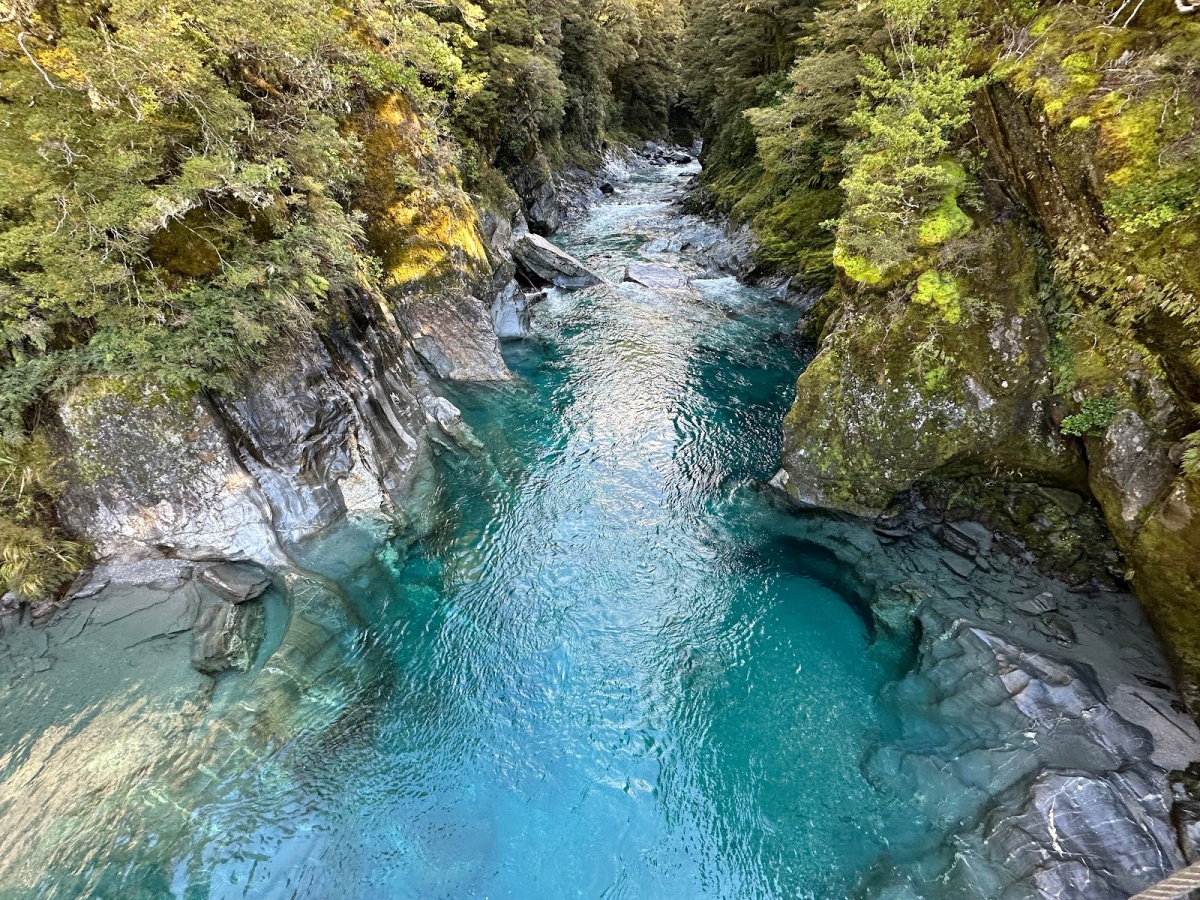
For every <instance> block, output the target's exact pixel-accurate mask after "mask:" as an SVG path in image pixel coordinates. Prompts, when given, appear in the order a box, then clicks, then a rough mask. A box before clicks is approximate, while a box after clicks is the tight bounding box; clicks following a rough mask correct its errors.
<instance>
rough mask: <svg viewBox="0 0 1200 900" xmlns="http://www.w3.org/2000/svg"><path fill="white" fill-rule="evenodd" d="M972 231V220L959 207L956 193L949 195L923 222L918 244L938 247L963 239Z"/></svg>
mask: <svg viewBox="0 0 1200 900" xmlns="http://www.w3.org/2000/svg"><path fill="white" fill-rule="evenodd" d="M970 230H971V219H970V217H969V216H968V215H967V214H966V213H964V212H963V211H962V210H961V209H959V207H958V197H957V192H956V193H950V194H947V195H946V196H945V197H944V198H942V202H941V203H940V204H938V208H937V209H935V210H934V211H933V212H931V213H930V214H929V215H927V216H926V217H925V218H924V219H922V220H921V225H920V228H919V230H918V232H917V242H918V243H919V244H920V245H921V246H922V247H937V246H940V245H942V244H945V243H946V242H948V241H952V240H954V239H955V238H959V237H962V236H963V235H964V234H966V233H967V232H968V231H970Z"/></svg>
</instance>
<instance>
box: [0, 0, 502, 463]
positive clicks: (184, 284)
mask: <svg viewBox="0 0 1200 900" xmlns="http://www.w3.org/2000/svg"><path fill="white" fill-rule="evenodd" d="M27 9H28V10H29V11H26V12H24V13H23V14H22V15H21V16H20V17H19V19H18V21H17V22H16V25H15V28H16V29H19V32H18V31H17V30H14V29H13V28H9V29H7V30H5V32H4V33H3V36H2V37H0V84H2V85H3V87H2V88H0V90H2V91H3V97H2V100H3V103H0V109H2V110H3V112H2V115H3V117H4V128H3V129H2V130H0V362H2V363H3V368H4V372H3V377H2V379H0V388H2V389H3V390H2V393H0V433H2V434H3V435H4V436H5V438H6V439H8V440H10V441H13V440H17V439H19V436H20V434H21V431H22V416H23V415H24V413H25V411H26V409H27V408H28V406H29V404H30V403H31V402H32V401H33V400H35V399H36V398H37V396H39V395H40V394H41V393H43V392H44V391H46V390H54V389H57V388H61V387H63V386H65V385H66V384H69V383H70V382H72V381H74V380H77V379H78V378H79V377H80V376H81V375H83V374H86V373H89V372H101V373H104V372H108V373H122V374H135V375H138V374H145V375H149V376H152V377H154V378H155V379H156V380H158V381H160V382H162V383H164V384H166V385H168V386H174V385H191V386H197V385H205V386H211V387H218V388H219V387H221V386H222V385H224V384H225V383H226V381H227V373H228V372H230V371H231V370H233V369H236V368H237V367H238V366H239V365H245V364H248V363H250V362H253V361H254V360H256V359H258V358H259V357H260V356H261V354H262V353H263V351H264V350H265V348H266V347H267V346H268V345H269V344H270V343H271V342H272V341H276V340H278V339H280V338H281V337H285V336H286V335H288V334H291V333H295V332H296V331H298V330H299V329H303V328H306V327H308V326H309V325H310V324H312V323H313V322H314V321H316V320H317V319H318V318H319V316H320V315H321V311H322V309H323V307H324V304H325V299H326V296H327V295H328V292H329V290H330V287H331V285H332V284H333V283H335V282H338V281H350V280H352V279H354V278H356V277H357V274H358V269H359V261H360V247H361V240H360V239H361V226H360V223H359V221H358V219H357V217H356V214H355V213H354V211H353V209H352V206H351V203H350V200H351V196H352V193H353V191H354V189H355V186H356V184H357V183H358V182H359V181H360V180H361V171H360V169H359V158H358V152H357V151H358V148H357V144H356V141H355V138H354V137H353V136H352V133H351V132H349V131H348V130H347V129H346V128H345V127H344V126H345V122H346V120H347V117H348V115H349V113H350V111H351V110H352V109H354V108H356V107H359V106H361V105H362V98H364V97H366V96H367V95H369V94H371V93H376V92H389V91H398V92H405V93H408V94H410V95H412V96H413V97H414V98H415V99H416V100H418V101H419V102H420V103H422V104H423V105H424V107H425V108H426V109H428V110H429V111H430V113H431V114H432V113H435V112H436V111H438V110H440V109H442V108H444V107H445V105H446V104H449V103H451V102H452V101H453V100H454V98H456V97H458V96H460V95H461V94H462V93H463V92H465V91H469V89H470V88H471V84H470V81H469V79H467V78H466V77H465V76H464V73H463V69H462V65H461V62H460V61H459V60H458V58H457V56H456V55H455V53H454V52H453V47H452V44H453V43H454V42H455V41H456V40H459V39H461V38H462V36H463V34H464V27H463V26H462V25H459V24H444V23H442V22H440V21H439V20H438V19H436V18H434V17H433V16H431V15H430V14H429V13H428V12H421V11H418V10H417V9H416V8H415V7H413V8H406V7H402V6H399V5H392V4H383V5H376V4H368V5H364V6H358V5H354V4H351V5H349V6H344V5H342V4H340V3H339V4H335V3H333V2H329V0H282V2H279V3H272V4H270V5H269V6H268V5H262V4H240V5H237V6H233V7H231V6H228V5H226V4H220V3H210V2H206V0H197V2H172V3H166V4H163V3H159V2H150V0H117V2H111V3H100V2H83V3H77V4H67V3H63V2H57V3H56V2H43V3H40V4H36V5H33V6H32V7H31V8H27ZM427 9H435V10H436V9H437V8H436V7H427ZM451 11H453V13H454V16H455V17H456V18H457V19H458V20H460V21H464V20H465V21H468V22H472V21H476V20H477V18H478V10H477V8H475V7H473V6H471V5H470V4H469V3H463V4H460V5H459V6H457V7H445V8H444V10H443V12H444V13H445V15H447V16H449V15H450V13H451ZM347 19H350V20H353V21H355V22H357V23H359V26H360V29H359V30H348V29H347V28H346V25H345V22H346V20H347ZM18 34H19V36H20V42H19V43H18V40H17V37H18Z"/></svg>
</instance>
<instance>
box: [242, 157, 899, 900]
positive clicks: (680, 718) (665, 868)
mask: <svg viewBox="0 0 1200 900" xmlns="http://www.w3.org/2000/svg"><path fill="white" fill-rule="evenodd" d="M675 184H677V178H676V171H675V170H666V171H661V170H660V171H658V172H655V173H651V174H649V175H645V176H642V178H640V179H639V180H638V182H636V183H635V184H634V185H633V186H631V187H630V188H629V189H627V190H626V191H625V192H624V193H623V194H622V195H620V196H618V197H617V198H615V199H613V200H610V201H607V202H605V203H604V204H602V205H601V206H600V207H598V208H597V209H595V210H593V211H592V213H591V214H590V215H589V217H588V219H587V220H586V221H585V222H584V223H583V224H582V225H581V226H580V227H578V228H576V229H574V230H573V231H572V232H571V234H570V236H569V239H568V240H566V241H565V242H564V244H565V246H567V247H568V249H570V250H572V251H573V252H575V253H577V254H578V255H579V256H580V257H582V258H585V259H587V260H588V261H589V262H591V263H592V264H593V265H594V266H595V267H596V268H597V269H599V270H600V271H602V272H603V273H604V274H606V275H607V276H609V277H610V278H613V279H614V280H618V281H619V278H620V273H621V270H622V267H623V265H624V262H625V260H627V259H629V258H632V257H633V256H634V255H635V252H636V248H637V247H639V246H641V245H642V244H643V243H644V241H645V240H646V239H647V238H649V237H652V236H654V235H655V234H656V233H657V232H658V230H659V229H662V228H669V227H671V226H672V225H673V224H674V225H677V224H678V223H677V221H676V222H672V221H671V219H670V217H671V216H673V215H674V214H673V213H672V211H671V210H670V209H669V208H667V207H666V206H665V205H664V199H665V198H666V197H669V196H671V195H672V194H673V193H674V192H675V191H676V190H677V188H675ZM697 287H698V290H697V291H696V293H695V294H691V295H683V296H676V295H671V296H664V295H657V294H655V293H653V292H651V291H648V290H644V289H641V288H638V287H635V286H633V285H629V284H625V285H619V286H616V287H609V286H605V287H600V288H597V289H591V290H585V291H578V292H572V293H555V294H553V295H552V296H551V297H550V298H549V299H548V300H547V301H546V302H544V303H543V304H541V305H539V306H538V307H537V309H536V317H537V322H538V325H539V338H538V339H537V340H533V341H529V342H526V343H525V344H522V345H513V346H511V347H509V348H508V352H507V359H508V362H509V364H510V366H511V368H512V369H513V371H514V373H515V374H516V375H517V376H518V380H517V384H516V385H515V386H513V387H502V388H478V389H475V390H471V391H463V392H460V393H458V394H456V395H455V396H454V398H453V399H454V400H455V401H456V402H457V403H458V404H459V405H460V406H461V408H462V410H463V413H464V418H465V420H466V421H467V423H468V424H469V425H470V426H471V428H472V429H473V430H474V432H475V434H476V436H477V437H478V438H479V440H480V441H481V442H482V444H483V445H484V446H485V447H486V448H488V454H487V457H486V458H485V459H482V460H473V461H469V462H466V463H464V462H461V461H460V462H459V464H458V465H456V466H454V467H448V468H447V471H446V472H445V476H446V479H447V494H446V496H447V505H448V515H447V517H446V521H445V523H444V525H443V526H442V527H441V528H439V529H438V530H437V531H436V532H435V533H434V534H432V535H431V536H430V537H429V538H428V539H427V540H426V541H424V542H423V543H422V544H421V545H420V546H419V547H418V548H416V551H415V553H414V554H413V555H412V556H411V557H410V558H409V559H408V562H407V564H406V565H405V566H404V568H403V570H402V571H401V572H400V573H399V576H398V586H397V588H396V589H395V590H394V592H393V593H392V596H390V597H389V598H388V599H387V602H386V604H385V606H384V608H383V609H382V610H381V612H380V618H382V620H383V622H382V624H381V625H380V626H379V627H378V628H377V633H378V641H379V645H380V646H381V647H382V648H383V653H384V655H385V657H386V659H387V660H388V666H389V671H390V673H391V676H392V680H391V681H390V682H389V684H388V687H387V689H386V690H385V691H383V692H381V694H380V695H379V696H378V697H377V698H376V700H375V703H374V704H373V706H372V709H371V711H370V713H369V715H368V716H367V717H366V718H367V720H368V721H367V723H366V724H365V725H364V728H363V730H362V733H361V734H359V735H357V736H356V738H357V739H356V740H355V741H353V742H351V743H350V744H348V745H346V746H342V747H339V748H338V769H339V771H340V772H341V773H343V777H342V778H341V779H339V780H338V781H337V783H336V786H332V785H327V787H326V789H327V790H329V791H330V796H329V800H328V803H327V805H326V809H325V810H323V812H322V814H321V815H320V816H319V821H320V823H321V824H320V828H321V830H322V831H323V832H324V834H325V837H324V839H323V841H322V846H323V849H322V852H321V854H320V857H319V859H320V860H321V870H320V872H319V874H314V875H310V876H308V877H309V878H310V879H311V885H312V886H313V889H314V890H315V889H316V888H317V887H318V886H319V888H320V890H323V891H326V892H332V893H335V894H342V895H347V894H352V895H358V896H381V897H385V896H395V897H514V898H524V897H547V898H554V897H701V896H711V897H733V896H748V897H768V896H771V897H828V898H832V897H844V896H846V893H847V891H848V890H849V889H850V888H851V887H852V886H853V885H854V883H855V881H856V879H857V878H858V877H859V875H860V874H861V873H862V871H863V870H864V869H865V867H866V866H867V865H869V864H870V863H871V862H873V861H874V859H875V858H876V856H877V855H878V853H879V852H880V850H881V848H882V846H883V841H882V838H881V835H882V834H883V833H885V832H886V821H887V817H888V814H889V810H888V809H887V808H885V804H884V802H883V801H882V800H881V798H880V797H879V796H878V795H877V794H876V793H875V792H874V791H873V790H872V789H871V788H870V787H869V786H868V785H867V784H866V783H865V781H864V780H863V778H862V776H861V775H860V771H859V764H860V761H861V759H862V757H863V755H864V753H865V752H866V750H867V749H868V746H869V745H870V743H871V742H872V741H873V740H874V739H876V737H877V731H878V728H879V723H878V721H877V711H876V705H875V699H874V698H875V696H876V694H877V692H878V690H879V689H880V687H881V686H882V685H883V684H884V683H885V682H886V681H887V680H889V679H890V678H891V677H894V674H895V673H894V672H889V671H888V670H887V669H886V668H885V667H884V666H883V665H882V664H881V663H877V662H875V661H874V659H875V656H874V655H873V654H872V653H870V652H869V648H868V642H869V634H868V628H867V624H866V622H865V620H864V617H863V615H862V610H861V608H860V607H859V606H858V603H857V601H856V599H855V598H854V597H852V596H851V597H843V596H840V595H839V594H837V593H835V592H834V591H832V590H830V589H829V588H827V587H825V586H823V585H822V583H821V582H819V581H817V580H815V579H814V578H813V577H811V575H810V574H809V572H810V570H812V569H814V567H819V565H820V560H806V559H804V558H803V557H802V556H797V555H796V553H795V551H794V549H793V548H791V547H788V546H787V545H786V544H785V543H783V542H782V540H781V538H780V537H779V536H778V535H777V534H775V533H773V532H772V530H771V528H770V522H771V517H772V514H771V513H770V512H769V511H768V510H766V508H765V506H766V504H765V501H764V500H763V499H762V498H761V497H759V496H758V495H756V494H754V493H753V492H752V491H751V490H750V488H749V485H748V482H749V480H751V479H754V478H762V477H769V475H770V474H771V473H772V472H773V469H774V467H775V465H776V464H777V460H778V454H779V440H780V423H781V419H782V415H783V413H784V411H785V410H786V407H787V403H788V398H789V393H790V391H791V390H792V384H793V382H794V378H795V376H796V374H797V373H798V372H799V370H800V368H801V367H802V365H803V358H802V357H801V355H799V354H798V352H797V351H796V350H795V349H794V348H793V347H792V345H791V343H790V342H789V341H787V340H785V339H784V338H785V336H786V334H787V332H788V330H789V329H790V327H791V325H792V324H793V322H794V318H795V313H794V312H792V311H790V310H789V309H788V308H786V307H783V306H781V305H780V304H778V303H777V302H774V301H772V300H771V298H770V297H768V296H767V295H766V294H764V293H762V292H758V291H755V290H752V289H748V288H745V287H742V286H739V285H738V284H737V283H736V282H734V281H733V280H732V279H729V278H725V279H716V280H709V281H700V282H698V283H697ZM326 773H327V762H326V761H321V762H320V763H319V767H318V769H317V770H315V771H314V772H313V775H312V777H313V778H314V780H319V779H322V778H324V776H325V775H326ZM891 812H893V813H894V810H891ZM235 867H236V865H235ZM278 877H279V873H278V872H277V871H272V872H271V873H270V874H265V873H264V875H263V877H262V878H261V882H260V883H262V884H264V885H265V884H267V883H270V882H272V880H274V879H277V878H278ZM307 884H308V883H307V882H306V883H305V887H306V888H307ZM334 885H336V888H334V887H333V886H334Z"/></svg>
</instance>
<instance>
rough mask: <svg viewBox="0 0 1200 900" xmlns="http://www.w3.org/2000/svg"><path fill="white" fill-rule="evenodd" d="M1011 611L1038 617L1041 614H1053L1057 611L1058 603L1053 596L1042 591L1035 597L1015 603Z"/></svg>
mask: <svg viewBox="0 0 1200 900" xmlns="http://www.w3.org/2000/svg"><path fill="white" fill-rule="evenodd" d="M1013 609H1015V610H1017V612H1021V613H1024V614H1025V615H1027V616H1040V615H1042V614H1043V613H1048V612H1053V611H1054V610H1056V609H1058V601H1056V600H1055V599H1054V595H1053V594H1051V593H1050V592H1049V591H1042V593H1040V594H1038V595H1037V596H1036V597H1029V598H1027V599H1025V600H1019V601H1017V602H1016V603H1014V604H1013Z"/></svg>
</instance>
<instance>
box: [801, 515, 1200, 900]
mask: <svg viewBox="0 0 1200 900" xmlns="http://www.w3.org/2000/svg"><path fill="white" fill-rule="evenodd" d="M1064 502H1067V501H1064ZM920 512H922V513H923V515H914V516H910V517H897V518H890V519H881V520H880V521H879V523H875V524H873V525H872V524H869V523H866V522H862V521H855V520H849V519H848V520H835V519H830V518H827V517H825V516H816V515H814V516H811V517H809V516H804V515H802V516H800V518H799V519H798V520H797V524H796V525H795V529H796V534H797V537H798V539H802V540H804V541H805V542H809V543H817V544H819V545H820V546H822V547H825V548H827V550H828V552H830V553H831V554H832V555H833V556H834V557H835V558H836V559H837V560H838V561H839V563H840V565H841V566H842V567H843V572H842V575H841V577H843V578H846V577H849V578H852V580H854V581H856V582H858V583H860V584H863V585H866V586H868V587H866V588H863V589H862V590H864V591H867V592H869V593H870V594H872V595H873V600H872V601H871V611H872V617H873V621H874V624H875V628H876V630H877V632H878V633H880V634H884V635H892V636H895V635H906V634H907V635H910V636H911V637H912V638H913V640H914V641H915V643H916V655H915V662H914V663H913V664H912V665H911V667H910V668H909V669H908V670H907V673H906V674H904V675H903V677H901V678H900V679H899V680H898V681H897V682H895V683H894V684H892V685H891V686H889V687H888V688H887V689H886V690H885V693H884V697H883V702H884V705H885V707H886V708H888V709H890V710H891V711H892V712H893V713H894V715H893V717H892V722H893V723H894V730H892V731H890V732H889V733H886V734H884V735H882V736H881V740H880V742H879V744H878V746H877V747H876V748H875V750H874V751H873V752H872V753H870V754H869V755H868V757H867V758H866V759H865V760H864V763H863V765H864V771H865V772H866V773H867V775H868V777H869V778H870V779H871V780H872V782H873V783H874V784H875V785H876V786H877V787H878V788H879V789H880V790H882V791H884V792H887V793H891V794H894V795H895V796H896V797H897V798H898V799H907V800H912V801H913V805H914V813H913V814H914V815H916V816H918V817H919V818H923V819H925V820H927V821H928V822H929V825H930V830H929V833H930V834H931V835H935V834H937V835H941V834H948V835H950V836H949V837H948V838H946V839H944V840H942V839H938V840H936V841H933V840H931V841H930V842H927V843H920V842H918V843H916V844H913V845H911V846H904V847H896V848H894V851H893V853H892V854H891V856H890V857H889V858H888V859H887V860H886V861H881V862H880V865H879V867H878V868H877V869H876V870H875V871H873V872H872V873H871V874H870V876H869V877H868V878H867V880H866V882H865V884H864V886H863V889H862V891H861V892H860V894H859V895H858V896H861V897H863V898H876V897H888V898H905V900H951V898H957V897H962V896H982V897H997V898H1005V900H1010V898H1055V900H1059V898H1061V900H1066V898H1075V900H1084V898H1086V900H1091V898H1093V897H1095V898H1110V897H1111V898H1125V897H1128V896H1129V895H1130V894H1131V893H1133V892H1135V891H1137V890H1140V889H1142V888H1144V887H1146V886H1147V885H1149V884H1151V883H1153V882H1154V881H1156V880H1158V879H1161V878H1163V877H1165V876H1166V875H1167V874H1169V873H1170V872H1171V871H1172V870H1173V869H1175V868H1177V867H1179V866H1182V865H1183V864H1184V856H1183V853H1182V851H1181V849H1180V841H1181V839H1183V838H1184V837H1186V827H1187V826H1186V816H1185V815H1184V813H1185V812H1186V809H1185V808H1181V809H1180V810H1173V804H1174V796H1175V795H1174V793H1173V788H1172V780H1171V776H1170V773H1171V772H1172V771H1175V770H1178V769H1182V768H1184V767H1186V766H1188V765H1189V763H1191V761H1192V760H1193V758H1194V757H1195V756H1196V754H1197V752H1198V749H1200V732H1198V731H1197V728H1196V725H1195V723H1194V722H1193V721H1192V720H1191V718H1190V717H1189V716H1188V715H1187V713H1186V711H1185V710H1184V709H1183V707H1182V705H1181V704H1180V703H1179V701H1178V698H1177V695H1176V694H1175V692H1174V689H1173V687H1172V685H1171V676H1170V674H1169V671H1168V668H1167V665H1166V661H1165V660H1164V659H1163V657H1162V655H1161V652H1160V650H1159V649H1158V647H1157V644H1156V641H1155V639H1154V636H1153V633H1152V632H1151V630H1150V629H1149V627H1148V625H1147V623H1146V621H1145V617H1144V614H1143V613H1142V611H1141V609H1140V606H1139V604H1138V602H1137V600H1136V598H1134V597H1133V596H1132V595H1130V594H1128V593H1125V592H1122V591H1119V590H1097V589H1096V587H1094V586H1093V587H1088V588H1086V589H1082V590H1081V589H1080V588H1078V587H1077V588H1076V589H1074V590H1072V589H1068V587H1067V585H1065V584H1064V583H1063V582H1062V581H1060V580H1058V579H1056V578H1054V577H1052V576H1049V575H1044V574H1042V573H1041V572H1039V571H1038V569H1037V567H1036V565H1035V561H1034V559H1033V557H1032V555H1030V554H1028V553H1027V552H1026V551H1024V549H1023V548H1021V547H1019V546H1016V545H1013V544H1012V543H1011V542H1010V541H1009V539H1008V538H1007V537H1006V536H1005V535H1004V534H1002V533H998V532H995V531H993V530H992V529H991V528H989V527H987V526H985V525H983V524H982V523H979V522H970V521H968V520H964V519H958V520H953V519H951V520H947V519H946V518H945V513H944V512H938V511H935V510H931V509H924V510H920ZM947 535H953V537H952V538H949V541H948V539H947ZM948 543H952V544H954V545H955V546H957V548H958V549H956V550H950V549H949V547H948ZM948 560H949V561H953V562H954V563H955V564H954V565H949V564H948ZM837 587H838V589H839V590H841V591H843V593H846V592H847V587H846V585H845V584H839V585H838V586H837ZM914 798H915V799H914ZM1181 802H1184V803H1186V802H1191V801H1189V800H1187V799H1185V800H1183V801H1181ZM1173 821H1178V822H1180V823H1183V824H1182V825H1180V826H1179V827H1177V826H1176V825H1175V824H1173Z"/></svg>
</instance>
